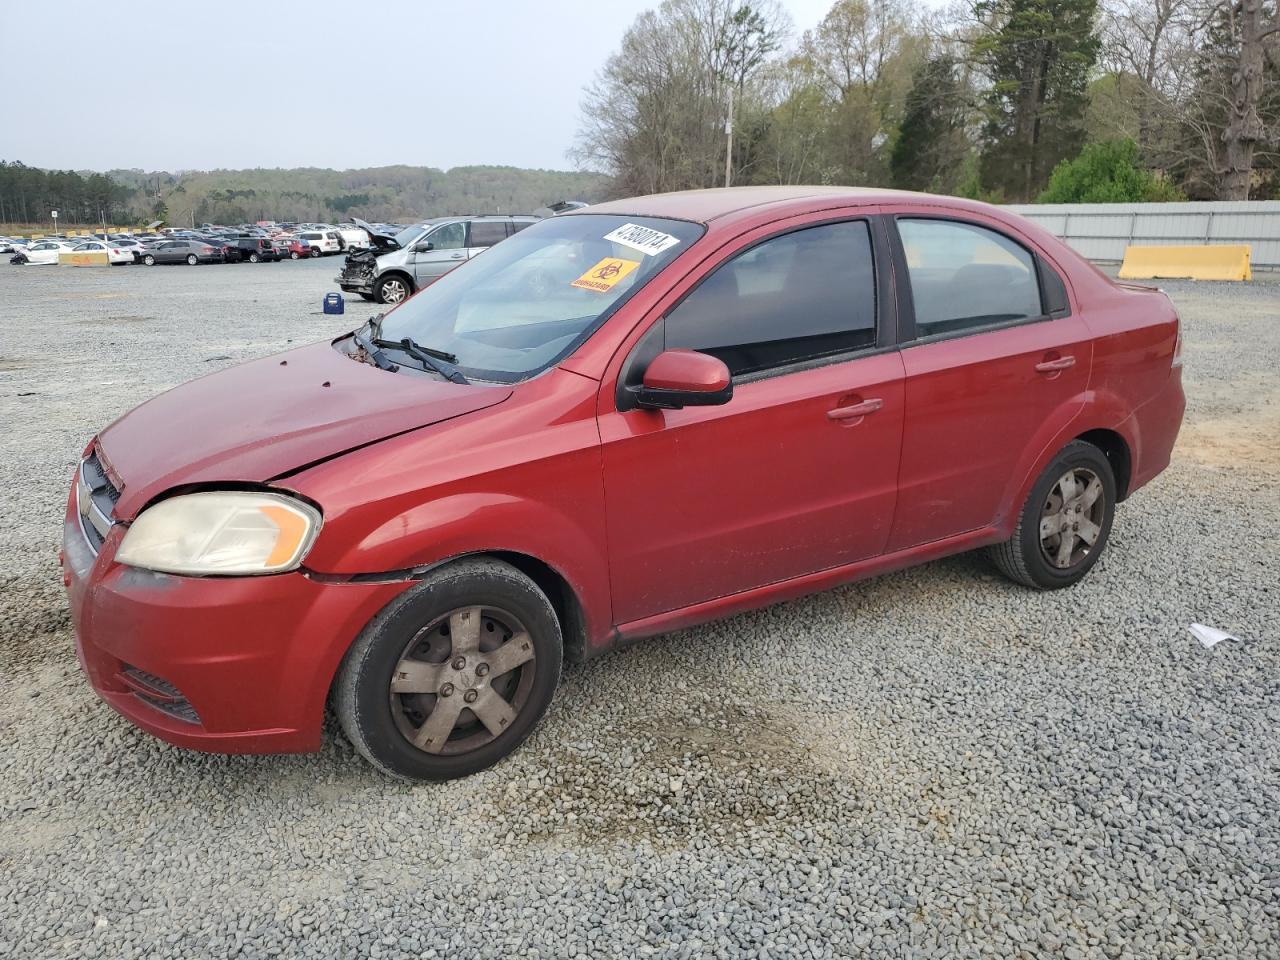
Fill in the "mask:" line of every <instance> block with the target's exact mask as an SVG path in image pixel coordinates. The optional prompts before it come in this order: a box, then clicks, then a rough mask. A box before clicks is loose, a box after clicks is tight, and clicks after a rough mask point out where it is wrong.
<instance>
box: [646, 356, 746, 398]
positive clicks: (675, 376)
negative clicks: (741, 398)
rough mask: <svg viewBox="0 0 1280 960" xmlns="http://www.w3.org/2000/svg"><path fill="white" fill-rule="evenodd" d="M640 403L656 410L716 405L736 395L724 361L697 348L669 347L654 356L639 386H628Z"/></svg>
mask: <svg viewBox="0 0 1280 960" xmlns="http://www.w3.org/2000/svg"><path fill="white" fill-rule="evenodd" d="M627 389H628V390H629V391H630V392H631V394H632V396H633V397H635V401H636V406H639V407H648V408H650V409H656V410H679V409H681V408H682V407H714V406H719V405H720V404H722V403H728V402H729V400H730V398H731V397H732V396H733V379H732V378H731V377H730V376H729V368H728V367H726V366H725V365H724V362H723V361H721V360H717V359H716V358H715V357H713V356H711V355H710V354H706V353H698V352H697V351H696V350H666V351H663V352H662V353H660V354H658V355H657V356H656V357H654V358H653V362H651V363H650V364H649V366H648V367H647V368H646V369H645V371H644V380H643V382H642V383H641V384H640V385H639V386H637V387H628V388H627Z"/></svg>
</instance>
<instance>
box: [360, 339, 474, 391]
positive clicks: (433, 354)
mask: <svg viewBox="0 0 1280 960" xmlns="http://www.w3.org/2000/svg"><path fill="white" fill-rule="evenodd" d="M373 345H374V346H375V347H386V348H387V349H389V350H403V351H404V352H405V353H407V354H409V356H411V357H413V358H414V359H415V360H417V361H419V362H420V363H421V364H422V365H423V366H424V367H427V368H428V369H431V370H434V371H435V372H436V373H438V374H440V376H442V377H444V378H445V379H446V380H449V381H451V382H453V383H461V384H467V383H469V382H470V381H468V380H467V378H466V377H465V376H463V375H462V371H461V370H459V369H458V368H457V366H456V364H457V362H458V358H457V357H456V356H455V355H454V354H452V353H449V352H448V351H446V350H437V349H435V348H434V347H424V346H422V344H420V343H415V342H414V340H413V338H411V337H403V338H401V339H400V340H383V339H382V338H380V337H379V338H375V339H374V341H373Z"/></svg>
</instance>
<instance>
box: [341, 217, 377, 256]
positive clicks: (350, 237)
mask: <svg viewBox="0 0 1280 960" xmlns="http://www.w3.org/2000/svg"><path fill="white" fill-rule="evenodd" d="M337 233H338V239H339V240H340V241H341V243H342V249H343V250H367V249H369V247H371V246H372V245H373V244H372V241H371V240H370V239H369V233H368V231H366V230H365V229H364V228H363V227H359V226H356V225H355V224H354V223H341V224H339V225H338V228H337Z"/></svg>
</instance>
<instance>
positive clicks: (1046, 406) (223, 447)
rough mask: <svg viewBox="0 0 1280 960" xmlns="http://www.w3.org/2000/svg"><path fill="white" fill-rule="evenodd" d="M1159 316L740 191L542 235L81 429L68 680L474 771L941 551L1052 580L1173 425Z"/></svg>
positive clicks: (190, 719) (1083, 265) (1106, 289)
mask: <svg viewBox="0 0 1280 960" xmlns="http://www.w3.org/2000/svg"><path fill="white" fill-rule="evenodd" d="M1180 368H1181V340H1180V335H1179V324H1178V318H1177V315H1176V314H1175V312H1174V309H1173V307H1172V305H1171V304H1170V302H1169V300H1168V299H1167V298H1166V297H1165V296H1164V294H1162V293H1160V292H1158V291H1157V290H1154V289H1150V288H1146V287H1138V286H1132V285H1127V284H1119V283H1115V282H1113V281H1112V280H1110V279H1108V278H1107V277H1105V276H1104V275H1103V274H1101V273H1100V272H1098V271H1097V270H1096V269H1094V268H1093V267H1092V266H1091V265H1090V264H1088V263H1087V262H1085V261H1084V260H1082V259H1081V258H1080V257H1079V256H1077V255H1076V254H1075V253H1073V252H1072V251H1071V250H1070V249H1068V248H1067V247H1066V246H1065V245H1064V244H1062V243H1061V242H1059V241H1058V240H1056V239H1055V238H1054V237H1052V236H1050V235H1049V234H1048V233H1046V232H1045V231H1043V230H1041V229H1040V228H1038V227H1036V226H1034V225H1033V224H1031V223H1029V222H1027V221H1025V220H1023V219H1020V218H1019V217H1017V216H1015V215H1012V214H1010V213H1007V212H1004V211H1002V210H999V209H997V208H995V207H991V206H987V205H985V204H981V203H975V202H970V201H964V200H958V199H952V198H942V197H933V196H928V195H924V194H910V193H896V192H892V191H883V190H853V189H837V188H819V187H777V188H763V187H761V188H745V189H734V190H711V191H703V192H693V193H684V194H668V195H663V196H657V197H647V198H639V199H633V200H622V201H617V202H613V203H607V204H603V205H599V206H594V207H589V208H586V209H584V210H581V211H576V212H573V213H568V214H565V215H561V216H558V217H554V218H550V219H547V220H544V221H542V222H540V223H538V224H536V225H534V226H532V227H530V228H529V229H527V230H524V231H522V232H520V233H519V234H517V235H515V236H513V237H511V238H510V239H507V240H505V241H503V242H502V243H501V244H498V245H496V246H494V247H493V248H492V249H491V250H489V251H487V252H486V253H485V255H484V256H482V257H478V258H475V259H473V260H471V261H468V262H467V263H465V264H464V265H463V266H461V267H459V268H458V269H457V270H455V271H452V272H451V273H449V274H448V275H446V276H445V277H444V278H443V279H441V280H440V281H438V282H437V283H435V284H433V285H432V286H430V287H428V288H427V289H425V290H423V291H422V292H420V293H419V294H418V295H417V296H415V297H413V298H412V299H410V300H408V301H406V302H405V303H404V304H402V305H401V306H399V307H397V308H396V309H394V310H391V311H390V312H388V313H387V314H386V315H385V316H381V317H377V318H374V319H373V320H371V321H369V322H368V323H366V324H365V325H364V326H363V327H361V328H360V329H359V330H357V331H355V332H353V333H351V334H348V335H345V336H342V337H339V338H338V339H336V340H334V341H332V342H329V341H325V342H322V343H317V344H314V345H311V346H307V347H302V348H299V349H296V350H291V351H289V352H287V353H284V354H281V355H279V356H275V357H267V358H264V359H261V360H257V361H254V362H251V363H247V364H245V365H243V366H239V367H233V368H231V369H228V370H225V371H221V372H219V373H215V374H213V375H211V376H207V377H205V378H203V379H200V380H197V381H194V382H193V383H189V384H187V385H185V386H183V387H179V388H177V389H175V390H172V391H170V392H168V393H166V394H163V395H161V396H159V397H157V398H156V399H154V400H151V401H149V402H147V403H144V404H143V405H142V406H140V407H138V408H137V409H136V410H134V411H133V412H131V413H129V414H126V415H125V416H124V417H122V418H121V419H119V420H117V421H116V422H115V423H113V424H111V425H110V426H108V427H106V428H105V429H104V430H103V431H102V432H101V433H100V434H99V435H98V436H97V437H96V438H94V440H93V441H92V442H91V443H90V444H89V445H88V447H87V448H86V450H85V452H84V456H83V460H82V462H81V464H80V466H79V467H78V468H77V471H76V478H75V483H74V485H73V489H72V493H71V497H70V499H69V502H68V505H67V512H66V524H65V531H64V561H65V580H66V584H67V588H68V591H69V594H70V604H71V611H72V615H73V619H74V622H75V625H76V634H77V643H78V648H79V653H80V657H81V661H82V663H83V665H84V668H85V670H86V672H87V673H88V676H89V679H90V681H91V682H92V684H93V686H94V687H95V689H96V690H97V691H98V692H99V694H100V695H101V696H102V697H103V699H105V700H106V701H107V702H108V703H109V704H111V705H112V706H113V707H114V708H115V709H116V710H118V711H119V712H120V713H122V714H124V715H125V716H126V717H127V718H129V719H130V720H131V721H132V722H134V723H135V724H137V725H138V726H140V727H142V728H143V729H145V730H148V731H150V732H152V733H154V734H156V735H157V736H160V737H162V738H164V739H166V740H168V741H170V742H172V743H176V744H180V745H183V746H188V747H194V748H197V749H204V750H221V751H236V752H271V751H299V750H314V749H316V748H317V747H318V746H319V743H320V732H321V721H322V717H323V714H324V710H325V705H326V703H330V702H331V703H332V704H333V706H334V709H335V710H336V712H337V715H338V717H339V719H340V720H341V723H342V726H343V729H344V730H345V732H346V734H347V736H348V737H349V738H350V739H351V740H352V742H353V743H354V744H355V745H356V747H357V748H358V749H359V750H360V752H361V753H363V754H364V756H365V757H367V758H368V759H369V760H371V761H372V762H373V763H374V764H376V765H377V766H379V767H380V768H381V769H383V770H385V771H388V772H390V773H393V774H396V775H399V776H402V777H406V778H410V779H423V780H431V779H445V778H450V777H456V776H462V775H465V774H468V773H471V772H474V771H477V770H480V769H483V768H484V767H487V766H489V765H490V764H492V763H494V762H496V761H497V760H499V759H500V758H501V757H503V756H505V755H506V754H507V753H509V752H510V751H511V750H513V749H515V747H516V746H518V745H519V743H520V742H521V741H522V740H523V739H524V738H525V737H526V736H528V734H529V733H530V731H531V730H532V729H533V727H534V725H535V724H536V723H537V721H538V719H539V718H540V717H541V716H542V714H543V712H544V711H545V710H546V708H547V705H548V704H549V703H550V701H551V698H552V695H553V692H554V690H555V687H556V683H557V680H558V677H559V674H560V667H561V662H562V659H563V658H566V657H567V658H571V659H581V658H585V657H592V656H595V655H597V654H599V653H601V652H603V651H605V650H608V649H610V648H611V647H614V646H616V645H617V644H618V643H621V642H624V641H627V640H632V639H635V638H638V637H644V636H649V635H651V634H657V633H662V632H666V631H670V630H674V629H677V628H681V627H686V626H689V625H690V624H696V623H700V622H703V621H706V620H710V619H713V618H716V617H722V616H725V615H727V614H731V613H734V612H737V611H740V610H745V609H748V608H751V607H758V606H762V605H764V604H768V603H773V602H776V601H778V600H783V599H787V598H790V597H797V596H800V595H802V594H805V593H810V592H813V591H816V590H821V589H824V588H827V587H830V586H834V585H836V584H841V583H847V582H849V581H852V580H857V579H860V578H863V577H868V576H872V575H874V574H877V573H881V572H884V571H887V570H894V569H898V568H901V567H905V566H908V565H911V564H916V563H922V562H924V561H928V560H932V559H935V558H938V557H942V556H946V555H948V554H953V553H957V552H960V551H964V550H971V549H974V548H977V547H986V548H989V549H990V551H991V553H992V556H993V558H994V560H995V563H996V564H997V566H998V567H999V568H1000V569H1001V570H1002V571H1004V572H1005V573H1006V574H1007V575H1008V576H1010V577H1011V578H1012V579H1014V580H1015V581H1017V582H1019V583H1022V584H1025V585H1026V586H1028V587H1032V588H1038V589H1052V588H1060V587H1069V586H1071V585H1072V584H1075V583H1077V582H1078V581H1079V580H1080V579H1081V578H1082V577H1083V576H1085V574H1086V573H1087V572H1088V571H1089V569H1090V568H1091V567H1092V566H1093V564H1094V563H1096V562H1097V560H1098V556H1099V554H1100V553H1101V552H1102V550H1103V548H1104V546H1105V544H1106V542H1107V536H1108V532H1109V531H1110V528H1111V523H1112V518H1113V516H1114V512H1115V509H1116V506H1117V504H1118V503H1120V502H1121V501H1123V500H1124V499H1125V498H1126V497H1128V496H1131V495H1132V494H1133V493H1134V491H1136V490H1138V489H1139V488H1140V487H1142V486H1143V485H1144V484H1145V483H1147V482H1149V481H1150V480H1151V479H1152V478H1153V477H1154V476H1155V475H1156V474H1158V473H1159V472H1160V471H1161V470H1163V469H1164V468H1165V466H1166V465H1167V464H1168V462H1169V457H1170V451H1171V450H1172V448H1173V444H1174V440H1175V438H1176V435H1177V433H1178V429H1179V425H1180V423H1181V419H1182V412H1183V405H1184V401H1183V393H1182V384H1181V369H1180Z"/></svg>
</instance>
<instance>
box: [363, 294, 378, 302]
mask: <svg viewBox="0 0 1280 960" xmlns="http://www.w3.org/2000/svg"><path fill="white" fill-rule="evenodd" d="M360 299H361V300H368V301H369V302H370V303H376V301H375V300H374V298H373V294H372V293H362V294H360Z"/></svg>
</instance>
